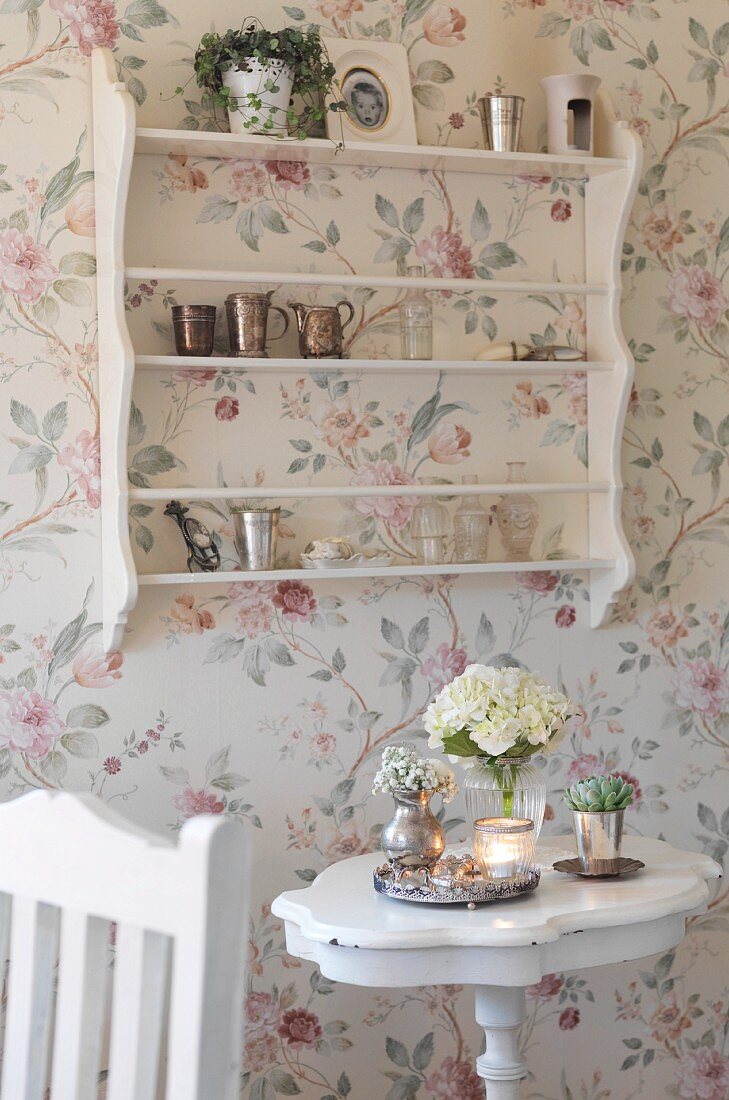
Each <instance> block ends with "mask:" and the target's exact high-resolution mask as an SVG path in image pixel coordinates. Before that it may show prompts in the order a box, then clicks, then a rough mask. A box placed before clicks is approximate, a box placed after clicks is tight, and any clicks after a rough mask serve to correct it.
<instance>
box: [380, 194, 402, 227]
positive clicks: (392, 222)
mask: <svg viewBox="0 0 729 1100" xmlns="http://www.w3.org/2000/svg"><path fill="white" fill-rule="evenodd" d="M375 210H376V211H377V214H378V217H380V218H381V219H382V221H383V222H384V223H385V225H389V226H390V227H391V228H392V229H399V228H400V220H399V218H398V216H397V210H396V209H395V206H394V204H393V203H391V202H390V200H389V199H386V198H385V196H384V195H380V194H377V195H375Z"/></svg>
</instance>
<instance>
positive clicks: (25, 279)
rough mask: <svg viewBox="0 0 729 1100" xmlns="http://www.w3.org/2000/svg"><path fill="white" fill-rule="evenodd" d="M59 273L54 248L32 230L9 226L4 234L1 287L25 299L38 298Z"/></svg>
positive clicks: (0, 255)
mask: <svg viewBox="0 0 729 1100" xmlns="http://www.w3.org/2000/svg"><path fill="white" fill-rule="evenodd" d="M57 275H58V271H57V270H56V268H55V267H54V266H53V261H52V260H51V254H50V252H49V251H48V249H47V248H46V246H45V245H44V244H39V243H37V242H36V241H34V240H33V238H32V237H31V235H30V233H21V231H20V230H19V229H6V231H5V232H4V233H3V234H2V235H0V287H2V289H3V290H4V291H5V292H6V293H7V294H14V295H15V297H16V298H20V300H21V301H22V302H29V303H33V302H37V301H38V299H39V298H42V297H43V295H44V294H45V292H46V289H47V287H48V284H49V282H50V281H51V280H52V279H55V278H56V276H57Z"/></svg>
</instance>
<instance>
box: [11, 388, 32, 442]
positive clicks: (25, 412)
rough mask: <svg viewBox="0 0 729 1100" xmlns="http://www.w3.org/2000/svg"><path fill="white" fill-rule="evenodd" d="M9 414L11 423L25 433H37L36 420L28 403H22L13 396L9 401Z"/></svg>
mask: <svg viewBox="0 0 729 1100" xmlns="http://www.w3.org/2000/svg"><path fill="white" fill-rule="evenodd" d="M10 416H11V419H12V421H13V423H14V424H17V426H18V427H19V428H20V430H21V431H22V432H25V433H26V435H38V420H37V419H36V415H35V413H34V412H33V410H32V409H31V408H30V406H29V405H23V404H22V403H21V402H20V401H16V399H15V398H14V397H13V398H12V400H11V402H10Z"/></svg>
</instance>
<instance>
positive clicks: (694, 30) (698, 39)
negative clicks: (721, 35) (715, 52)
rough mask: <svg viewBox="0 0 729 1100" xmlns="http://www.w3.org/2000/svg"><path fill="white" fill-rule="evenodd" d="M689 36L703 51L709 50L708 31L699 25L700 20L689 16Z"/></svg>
mask: <svg viewBox="0 0 729 1100" xmlns="http://www.w3.org/2000/svg"><path fill="white" fill-rule="evenodd" d="M689 34H690V35H691V37H692V38H693V40H694V42H695V43H696V45H697V46H701V48H702V50H708V49H709V36H708V34H707V33H706V29H705V28H704V27H703V26H702V24H701V23H699V21H698V19H694V17H693V16H692V15H691V16H689Z"/></svg>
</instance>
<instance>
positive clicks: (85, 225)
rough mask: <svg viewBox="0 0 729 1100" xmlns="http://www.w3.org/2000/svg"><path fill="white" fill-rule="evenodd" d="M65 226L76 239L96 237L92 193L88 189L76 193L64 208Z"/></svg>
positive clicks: (84, 188)
mask: <svg viewBox="0 0 729 1100" xmlns="http://www.w3.org/2000/svg"><path fill="white" fill-rule="evenodd" d="M64 217H65V219H66V225H67V226H68V228H69V229H70V230H71V232H72V233H75V234H76V236H77V237H94V236H96V207H95V205H94V192H93V191H92V189H91V188H90V187H82V188H81V190H80V191H77V192H76V194H75V195H74V197H73V198H72V199H71V201H70V203H69V204H68V206H67V207H66V210H65V213H64Z"/></svg>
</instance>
